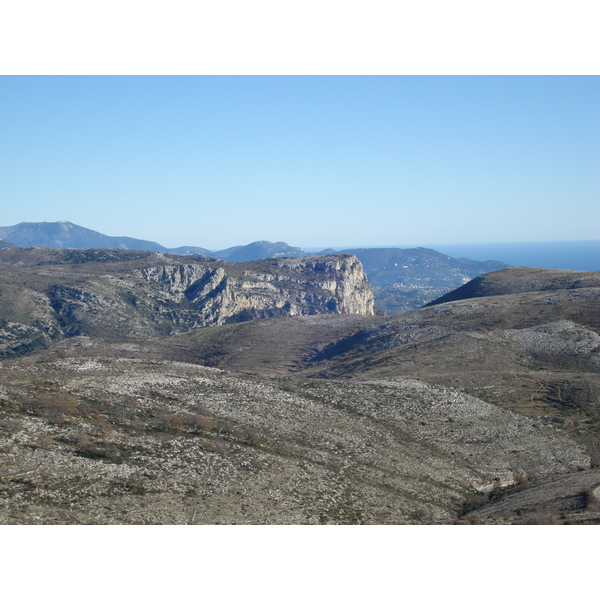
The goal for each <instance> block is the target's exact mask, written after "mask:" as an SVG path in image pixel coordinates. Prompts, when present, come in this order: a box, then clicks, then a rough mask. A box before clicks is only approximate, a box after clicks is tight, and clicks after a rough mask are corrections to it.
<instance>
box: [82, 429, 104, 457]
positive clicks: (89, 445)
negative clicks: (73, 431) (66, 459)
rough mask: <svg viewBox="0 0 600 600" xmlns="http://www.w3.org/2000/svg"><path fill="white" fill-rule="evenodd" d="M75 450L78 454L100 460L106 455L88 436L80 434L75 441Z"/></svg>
mask: <svg viewBox="0 0 600 600" xmlns="http://www.w3.org/2000/svg"><path fill="white" fill-rule="evenodd" d="M75 449H76V451H77V454H81V455H82V456H87V457H88V458H100V457H103V456H105V453H104V452H103V451H102V450H101V449H100V448H98V446H96V444H95V443H94V441H93V440H92V439H91V438H90V437H89V436H87V435H86V434H83V433H82V434H79V435H78V436H77V440H76V441H75Z"/></svg>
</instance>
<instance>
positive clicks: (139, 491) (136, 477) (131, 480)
mask: <svg viewBox="0 0 600 600" xmlns="http://www.w3.org/2000/svg"><path fill="white" fill-rule="evenodd" d="M144 483H145V482H144V478H143V477H142V476H141V475H140V474H139V473H133V474H132V475H130V476H129V477H128V478H127V481H126V482H125V485H126V486H127V488H128V489H129V491H130V492H131V493H132V494H136V495H140V496H141V495H143V494H145V493H146V489H145V488H144Z"/></svg>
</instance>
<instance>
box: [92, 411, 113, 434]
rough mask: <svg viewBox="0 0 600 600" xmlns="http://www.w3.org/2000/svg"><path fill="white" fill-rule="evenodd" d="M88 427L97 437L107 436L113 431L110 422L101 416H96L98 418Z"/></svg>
mask: <svg viewBox="0 0 600 600" xmlns="http://www.w3.org/2000/svg"><path fill="white" fill-rule="evenodd" d="M90 425H91V426H92V428H93V432H94V434H96V435H99V436H101V437H105V436H106V435H108V434H109V433H110V432H111V431H113V426H112V424H111V423H110V421H107V420H106V419H105V418H104V417H102V416H98V417H94V418H93V419H92V420H91V422H90Z"/></svg>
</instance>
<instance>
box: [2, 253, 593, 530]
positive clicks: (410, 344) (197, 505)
mask: <svg viewBox="0 0 600 600" xmlns="http://www.w3.org/2000/svg"><path fill="white" fill-rule="evenodd" d="M0 293H1V295H0V310H1V317H0V318H1V319H2V321H1V322H0V327H1V328H0V333H1V341H2V346H1V348H2V352H3V358H2V360H1V362H0V452H1V454H0V456H1V461H2V472H1V473H0V522H1V523H5V524H17V523H30V524H34V523H38V524H41V523H47V524H51V523H57V524H58V523H61V524H84V523H88V524H116V523H123V524H126V523H135V524H159V523H165V524H211V523H212V524H248V523H256V524H411V523H412V524H416V523H419V524H433V523H444V524H462V523H465V524H470V523H473V524H509V523H515V524H536V523H556V524H572V523H573V524H574V523H597V522H599V519H600V513H599V510H598V507H597V506H596V503H595V501H594V495H593V493H592V491H593V489H595V488H596V487H597V486H598V485H600V436H599V428H600V326H599V323H600V273H597V272H574V271H549V270H544V269H531V268H514V269H504V270H499V271H494V272H492V273H487V274H485V275H480V276H478V277H476V278H475V279H474V280H472V281H470V282H468V283H466V284H464V285H462V286H460V287H459V286H457V289H456V290H455V291H453V292H451V293H450V295H448V296H445V297H444V296H442V297H441V298H440V299H439V300H436V301H435V302H432V303H431V304H430V305H429V306H426V307H424V308H420V309H418V310H410V311H404V312H401V313H398V314H392V315H381V314H380V315H376V314H375V310H374V302H373V294H372V292H371V287H370V285H369V281H368V280H367V278H366V277H365V273H364V271H363V269H362V264H361V262H359V260H358V259H357V258H356V257H355V256H353V255H328V256H310V257H296V258H268V259H262V260H257V261H252V262H245V263H229V262H225V261H222V260H220V259H215V258H210V257H200V256H174V255H169V254H162V253H156V252H144V251H134V250H51V249H42V248H18V247H12V248H11V247H9V248H4V249H1V250H0Z"/></svg>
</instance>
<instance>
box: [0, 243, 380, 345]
mask: <svg viewBox="0 0 600 600" xmlns="http://www.w3.org/2000/svg"><path fill="white" fill-rule="evenodd" d="M373 312H374V309H373V294H372V291H371V287H370V286H369V283H368V281H367V279H366V277H365V274H364V272H363V270H362V267H361V264H360V262H359V261H358V260H357V259H356V258H355V257H353V256H334V257H314V258H290V259H270V260H268V261H258V262H251V263H243V265H241V264H233V263H227V262H224V261H218V260H215V259H210V258H205V257H202V256H195V257H177V256H173V255H166V254H159V253H147V252H134V251H124V250H49V249H43V248H16V247H15V248H5V249H2V250H0V315H1V319H2V320H1V321H0V356H2V355H4V356H14V355H18V354H20V353H26V352H28V351H30V350H31V349H33V348H35V347H38V346H45V345H47V344H48V343H49V342H50V341H52V340H57V339H59V338H61V337H63V336H74V335H82V334H84V335H92V336H98V337H119V338H120V337H127V338H140V339H145V338H152V337H158V336H161V335H170V334H173V333H176V332H181V331H188V330H191V329H194V328H198V327H205V326H208V325H221V324H223V323H228V322H236V321H244V320H249V319H254V318H264V317H274V316H284V315H285V316H291V315H302V314H320V313H334V314H336V313H338V314H351V313H356V314H365V315H371V314H373Z"/></svg>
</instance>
